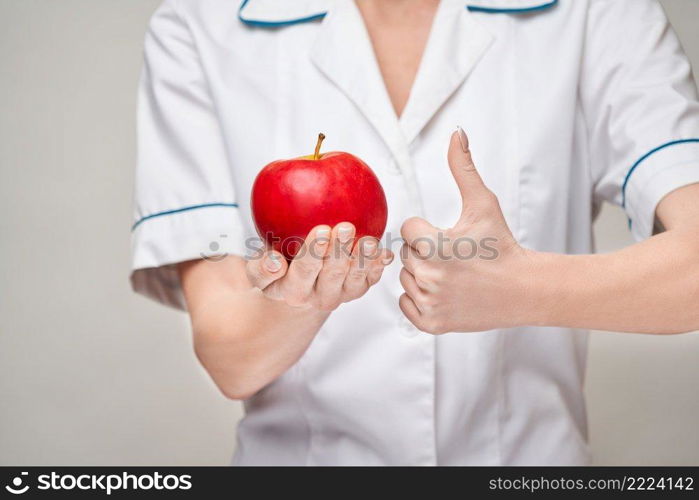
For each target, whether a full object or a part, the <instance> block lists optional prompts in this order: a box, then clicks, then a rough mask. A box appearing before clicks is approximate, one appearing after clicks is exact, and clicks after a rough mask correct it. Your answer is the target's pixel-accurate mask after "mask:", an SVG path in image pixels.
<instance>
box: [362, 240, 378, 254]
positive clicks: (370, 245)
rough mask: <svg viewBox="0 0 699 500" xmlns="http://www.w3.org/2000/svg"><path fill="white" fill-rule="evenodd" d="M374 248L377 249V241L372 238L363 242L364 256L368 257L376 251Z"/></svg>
mask: <svg viewBox="0 0 699 500" xmlns="http://www.w3.org/2000/svg"><path fill="white" fill-rule="evenodd" d="M374 250H376V242H375V241H371V240H366V241H365V242H364V243H362V253H363V254H364V256H366V257H368V256H370V255H372V254H373V253H374Z"/></svg>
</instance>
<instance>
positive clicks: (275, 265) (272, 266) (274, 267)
mask: <svg viewBox="0 0 699 500" xmlns="http://www.w3.org/2000/svg"><path fill="white" fill-rule="evenodd" d="M265 267H266V268H267V270H268V271H270V272H273V273H276V272H277V271H279V270H280V269H281V268H282V263H281V260H280V257H279V255H278V254H276V253H271V254H269V255H268V256H267V258H266V259H265Z"/></svg>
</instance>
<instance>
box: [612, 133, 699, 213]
mask: <svg viewBox="0 0 699 500" xmlns="http://www.w3.org/2000/svg"><path fill="white" fill-rule="evenodd" d="M691 142H699V139H679V140H676V141H670V142H666V143H665V144H662V145H660V146H658V147H657V148H654V149H651V150H650V151H648V152H647V153H646V154H644V155H643V156H641V157H640V158H639V159H638V160H637V161H636V163H634V164H633V166H632V167H631V169H630V170H629V171H628V173H627V174H626V177H625V178H624V183H623V184H622V185H621V206H622V207H624V208H626V186H627V185H628V183H629V179H631V174H633V173H634V172H635V171H636V169H637V168H638V166H639V165H640V164H641V163H643V162H644V161H645V160H647V159H648V158H649V157H650V156H652V155H654V154H655V153H657V152H658V151H661V150H663V149H665V148H668V147H670V146H676V145H677V144H687V143H691Z"/></svg>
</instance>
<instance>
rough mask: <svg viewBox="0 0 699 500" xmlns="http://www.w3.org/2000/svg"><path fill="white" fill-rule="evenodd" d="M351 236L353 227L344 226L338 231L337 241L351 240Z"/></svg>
mask: <svg viewBox="0 0 699 500" xmlns="http://www.w3.org/2000/svg"><path fill="white" fill-rule="evenodd" d="M351 235H352V226H346V225H344V224H343V225H342V226H340V227H339V228H338V230H337V239H339V240H340V241H342V242H345V241H347V240H349V239H350V236H351Z"/></svg>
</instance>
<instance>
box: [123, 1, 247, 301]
mask: <svg viewBox="0 0 699 500" xmlns="http://www.w3.org/2000/svg"><path fill="white" fill-rule="evenodd" d="M144 51H145V62H144V66H143V71H142V75H141V81H140V86H139V96H138V158H137V168H136V186H135V202H134V219H133V226H132V274H131V283H132V286H133V288H134V290H135V291H137V292H139V293H142V294H144V295H146V296H149V297H151V298H153V299H155V300H158V301H160V302H162V303H164V304H166V305H169V306H173V307H177V308H184V301H183V297H182V293H181V288H180V283H179V278H178V275H177V271H176V268H175V266H174V265H173V264H176V263H178V262H183V261H187V260H192V259H198V258H201V257H202V256H207V257H208V256H210V255H213V254H222V253H234V254H241V255H242V254H243V253H244V244H243V238H244V236H243V234H244V230H243V224H242V222H241V218H240V215H239V213H238V208H237V207H238V205H237V202H236V196H235V189H234V185H233V175H232V170H231V165H230V162H229V159H228V157H227V151H226V146H225V141H224V138H223V133H222V130H221V126H220V123H219V121H218V119H217V114H216V108H215V105H214V102H213V100H212V97H211V95H210V92H209V88H208V85H207V80H206V77H205V74H204V71H203V68H202V65H201V63H200V60H199V56H198V54H197V50H196V46H195V44H194V42H193V40H192V38H191V33H190V31H189V29H188V26H187V23H186V21H185V19H184V18H183V17H182V16H181V15H180V13H179V12H178V10H177V5H176V3H175V1H174V0H167V1H166V2H165V3H164V4H163V5H162V6H161V7H160V8H159V9H158V10H157V11H156V13H155V14H154V16H153V18H152V19H151V21H150V24H149V28H148V33H147V35H146V39H145V49H144Z"/></svg>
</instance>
